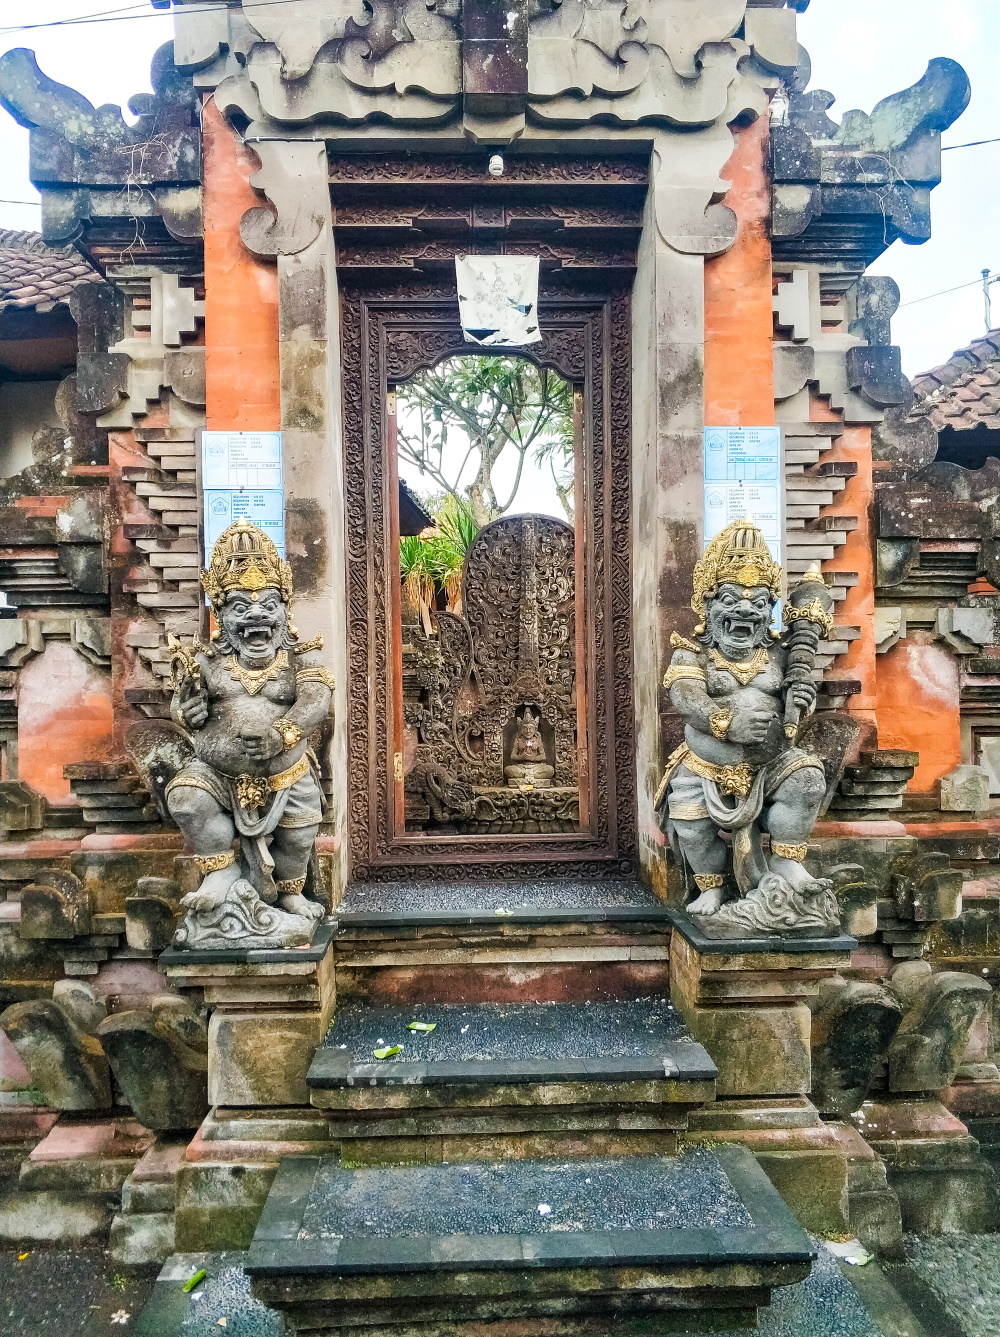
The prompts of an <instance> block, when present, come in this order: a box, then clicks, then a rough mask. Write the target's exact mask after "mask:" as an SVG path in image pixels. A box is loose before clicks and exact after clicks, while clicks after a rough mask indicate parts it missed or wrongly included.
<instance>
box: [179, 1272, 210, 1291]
mask: <svg viewBox="0 0 1000 1337" xmlns="http://www.w3.org/2000/svg"><path fill="white" fill-rule="evenodd" d="M207 1276H208V1273H207V1272H206V1271H205V1269H204V1268H203V1267H200V1268H199V1269H198V1271H197V1272H195V1274H194V1275H193V1276H190V1277H188V1279H187V1281H185V1283H184V1285H183V1286H182V1287H181V1290H183V1291H184V1293H185V1294H188V1293H189V1292H191V1291H193V1290H194V1288H195V1286H197V1285H198V1283H199V1282H201V1281H204V1280H205V1278H206V1277H207Z"/></svg>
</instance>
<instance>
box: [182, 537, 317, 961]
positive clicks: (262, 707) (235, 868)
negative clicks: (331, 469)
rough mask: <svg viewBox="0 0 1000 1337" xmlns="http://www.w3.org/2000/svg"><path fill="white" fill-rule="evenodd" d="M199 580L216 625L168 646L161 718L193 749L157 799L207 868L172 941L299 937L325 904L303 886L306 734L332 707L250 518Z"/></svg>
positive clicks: (308, 777) (289, 942) (310, 818)
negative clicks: (167, 693) (168, 677)
mask: <svg viewBox="0 0 1000 1337" xmlns="http://www.w3.org/2000/svg"><path fill="white" fill-rule="evenodd" d="M201 581H202V585H203V586H204V589H205V592H206V594H207V595H208V598H209V600H210V602H211V605H212V609H213V612H214V614H215V617H216V620H217V622H218V631H217V632H216V633H215V634H214V638H213V642H212V644H211V645H210V646H204V645H202V644H200V643H199V642H197V641H196V642H195V643H194V645H193V646H192V647H191V648H190V649H186V648H184V647H182V646H181V645H180V644H179V642H177V641H173V642H172V644H171V649H172V651H173V655H174V661H173V670H174V679H173V685H174V696H173V700H172V703H171V708H170V713H171V717H172V719H173V720H174V722H175V724H176V725H179V726H180V728H181V729H182V730H184V731H185V733H186V734H187V735H188V737H189V739H190V743H191V755H190V756H189V757H188V759H187V760H186V761H185V762H184V764H183V765H181V767H180V768H179V769H177V770H176V771H175V773H174V774H173V776H172V778H171V779H170V781H169V783H168V784H167V785H166V787H165V790H164V797H165V801H166V806H167V808H168V810H169V812H170V815H171V816H172V817H173V819H174V821H175V822H176V823H177V825H178V826H179V827H180V829H181V831H182V832H183V834H184V838H185V840H186V841H187V843H188V845H189V846H190V848H191V849H192V850H194V853H195V859H196V862H197V865H198V868H199V869H200V871H201V873H202V875H203V877H202V882H201V885H200V886H199V887H198V889H197V890H196V891H193V892H190V893H189V894H188V895H187V896H185V897H184V899H183V900H182V902H181V905H182V906H183V908H184V909H185V911H186V914H185V917H184V920H183V921H182V923H181V925H180V927H179V928H178V930H177V933H176V936H175V939H174V941H175V945H176V946H183V947H185V948H186V949H188V950H197V949H198V948H205V947H220V946H238V945H244V946H251V947H291V946H298V945H302V944H304V943H308V942H309V941H310V940H311V938H312V934H313V931H314V928H315V925H316V922H317V920H318V919H321V918H322V917H323V913H324V911H323V907H322V906H321V905H319V904H318V903H317V902H316V901H314V900H310V899H308V898H307V897H305V896H304V895H303V888H304V887H305V883H306V877H307V873H308V868H309V862H310V858H311V856H312V852H313V848H314V845H315V842H316V834H317V831H318V830H319V824H320V821H321V820H322V815H323V795H322V790H321V788H320V784H319V767H318V763H317V761H316V757H315V755H314V754H313V752H312V750H311V749H310V747H309V736H310V734H312V733H313V732H315V730H316V729H317V728H318V727H319V726H320V725H321V724H322V722H323V720H324V719H326V717H327V715H328V714H329V713H330V702H331V691H332V688H333V678H332V675H331V674H330V673H328V671H327V670H326V669H325V668H324V667H323V666H322V665H321V664H320V663H319V662H318V661H317V659H316V657H315V656H314V655H313V654H312V653H311V652H312V651H315V650H317V649H319V648H320V647H321V646H322V638H321V637H317V638H316V639H315V640H314V641H309V642H302V641H300V640H299V639H298V634H297V632H296V630H295V628H294V627H293V626H292V625H291V624H290V621H289V606H290V604H291V599H292V573H291V568H290V567H289V565H288V563H287V562H284V561H282V559H281V558H280V557H279V555H278V550H277V549H276V548H275V546H274V544H273V543H272V541H271V540H270V539H269V538H268V536H267V535H266V534H265V533H263V531H262V530H260V529H258V528H257V527H256V526H255V525H252V524H250V523H249V522H248V521H245V520H241V521H239V522H237V523H236V524H234V525H230V527H229V528H228V529H227V530H226V531H225V532H224V533H223V534H222V535H221V536H220V538H219V539H218V541H217V542H216V544H215V547H214V548H213V550H212V556H211V561H210V562H209V567H208V570H207V571H204V572H202V576H201ZM236 837H239V855H237V853H236V852H235V850H234V848H233V845H234V841H235V839H236Z"/></svg>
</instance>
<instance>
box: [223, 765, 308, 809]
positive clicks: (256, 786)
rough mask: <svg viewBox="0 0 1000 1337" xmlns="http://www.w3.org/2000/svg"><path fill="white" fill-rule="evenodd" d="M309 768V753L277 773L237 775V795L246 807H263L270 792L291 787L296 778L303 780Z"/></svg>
mask: <svg viewBox="0 0 1000 1337" xmlns="http://www.w3.org/2000/svg"><path fill="white" fill-rule="evenodd" d="M308 770H309V754H308V753H306V754H305V755H304V756H302V757H300V758H299V760H298V761H297V762H296V763H295V765H294V766H289V768H288V770H287V771H279V772H278V774H277V775H238V776H237V777H236V797H237V799H238V800H239V802H240V805H241V806H242V807H244V808H247V809H251V808H262V807H263V806H264V804H265V803H266V802H267V799H268V796H269V795H270V794H277V793H280V792H281V790H282V789H291V787H292V785H293V784H295V782H296V780H301V779H302V777H303V776H304V775H305V774H306V772H307V771H308Z"/></svg>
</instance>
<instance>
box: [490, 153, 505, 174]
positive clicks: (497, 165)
mask: <svg viewBox="0 0 1000 1337" xmlns="http://www.w3.org/2000/svg"><path fill="white" fill-rule="evenodd" d="M488 171H489V174H490V176H503V158H501V156H500V154H499V153H494V154H493V155H492V156H491V158H490V164H489V168H488Z"/></svg>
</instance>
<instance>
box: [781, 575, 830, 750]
mask: <svg viewBox="0 0 1000 1337" xmlns="http://www.w3.org/2000/svg"><path fill="white" fill-rule="evenodd" d="M785 625H786V626H787V627H788V629H789V631H788V640H787V641H786V643H785V644H786V646H787V649H788V659H787V661H786V664H785V688H786V690H787V688H789V687H791V686H793V685H794V684H795V683H800V682H811V681H812V674H813V669H814V668H815V666H816V651H817V648H818V647H819V643H820V641H821V640H822V639H823V638H824V637H825V638H827V639H829V637H830V635H831V634H832V632H833V596H832V595H831V594H830V591H829V589H828V588H827V585H826V582H825V581H824V580H823V573H822V571H820V569H819V566H817V565H813V566H811V567H810V568H809V570H808V571H807V572H806V573H805V575H804V576H803V577H802V579H801V580H800V581H799V583H798V584H797V585H796V586H795V588H794V589H793V590H791V591H790V592H789V595H788V602H787V605H786V607H785ZM801 722H802V713H801V711H800V710H799V707H798V706H796V705H795V704H794V703H793V702H792V701H790V700H789V699H788V697H787V695H786V697H785V736H786V737H787V738H794V737H795V736H796V734H797V733H798V731H799V726H800V724H801Z"/></svg>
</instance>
